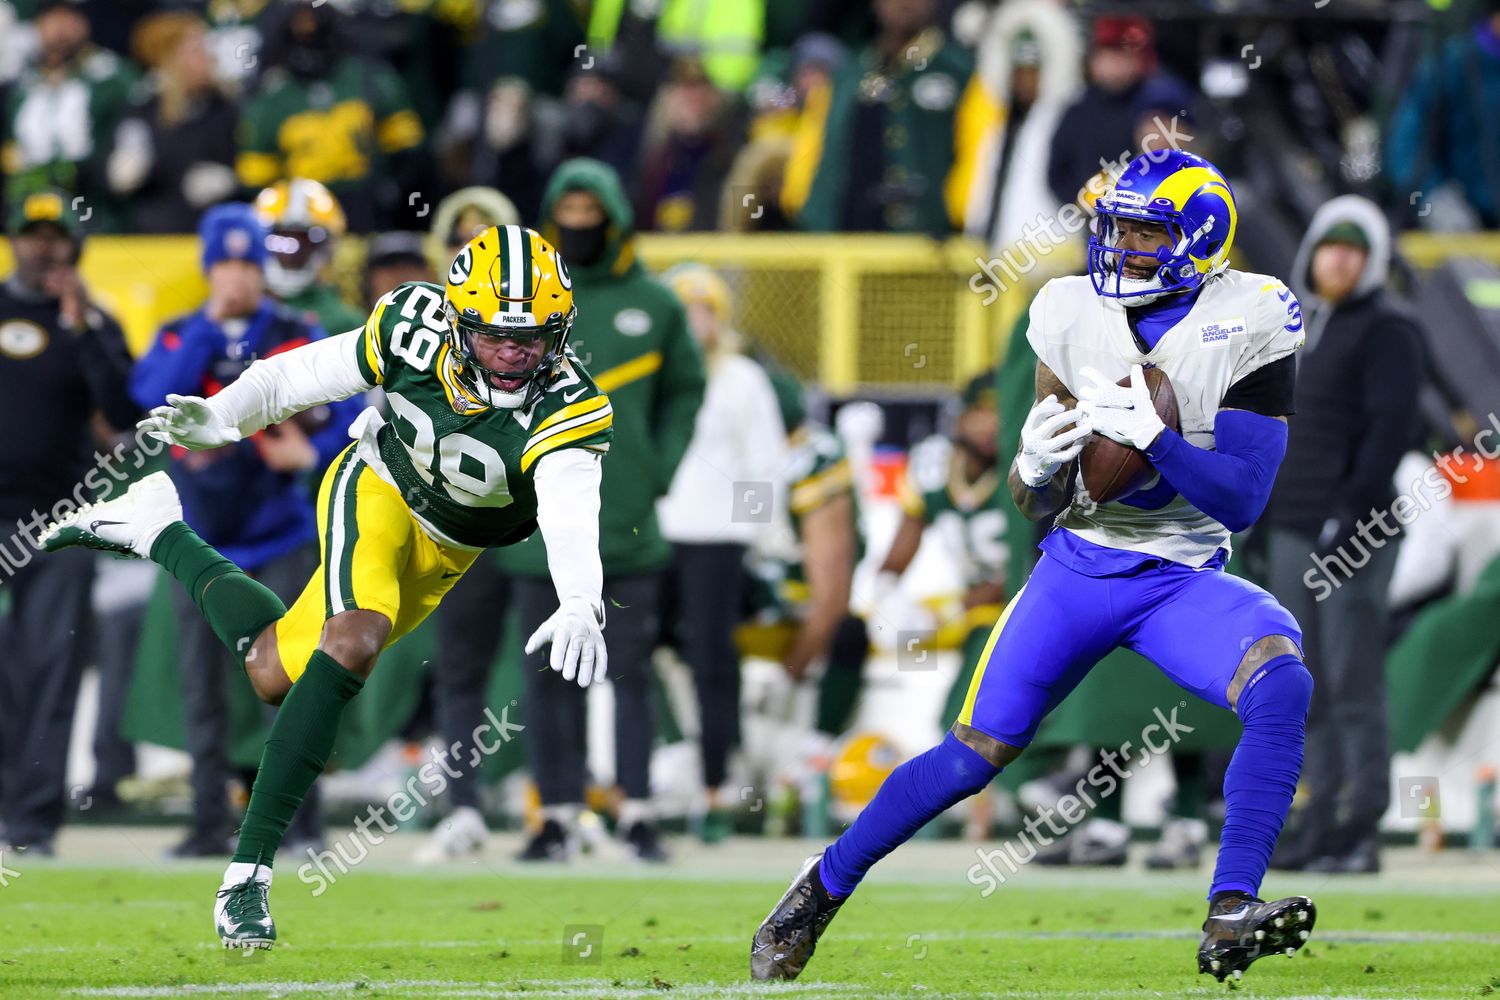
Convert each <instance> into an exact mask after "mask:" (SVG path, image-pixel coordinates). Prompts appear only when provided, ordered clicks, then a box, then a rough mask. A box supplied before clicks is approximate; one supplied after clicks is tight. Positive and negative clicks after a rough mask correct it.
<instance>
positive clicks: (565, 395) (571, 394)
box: [563, 385, 589, 403]
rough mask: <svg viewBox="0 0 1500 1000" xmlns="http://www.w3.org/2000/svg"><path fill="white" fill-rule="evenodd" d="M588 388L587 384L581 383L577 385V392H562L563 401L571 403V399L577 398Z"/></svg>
mask: <svg viewBox="0 0 1500 1000" xmlns="http://www.w3.org/2000/svg"><path fill="white" fill-rule="evenodd" d="M588 389H589V387H588V386H586V385H581V386H579V387H578V391H577V392H565V393H563V402H565V403H571V402H573V400H575V399H577V398H578V397H579V396H582V395H583V394H584V393H585V392H588Z"/></svg>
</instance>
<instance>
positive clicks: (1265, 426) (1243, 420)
mask: <svg viewBox="0 0 1500 1000" xmlns="http://www.w3.org/2000/svg"><path fill="white" fill-rule="evenodd" d="M1286 441H1287V425H1286V424H1284V423H1283V422H1281V421H1280V420H1277V419H1276V418H1274V417H1267V416H1262V415H1261V414H1259V413H1251V412H1250V411H1248V410H1220V411H1219V414H1218V416H1216V417H1215V418H1214V445H1215V449H1216V450H1214V451H1209V450H1207V449H1205V448H1195V447H1194V446H1193V445H1190V444H1188V443H1187V441H1185V440H1183V438H1182V436H1181V435H1180V434H1178V433H1177V432H1176V431H1174V430H1172V428H1170V427H1168V428H1167V429H1166V430H1164V431H1162V432H1161V434H1160V436H1158V437H1157V439H1156V440H1155V441H1153V442H1152V444H1151V447H1149V448H1147V449H1146V457H1147V458H1149V459H1150V460H1151V464H1152V465H1154V466H1156V470H1157V471H1158V472H1160V473H1161V474H1162V478H1164V479H1166V481H1167V482H1169V483H1171V484H1172V486H1173V488H1175V489H1176V490H1177V492H1178V493H1181V494H1182V495H1183V496H1184V497H1186V498H1187V499H1188V501H1189V502H1191V503H1192V504H1193V506H1195V507H1197V508H1198V509H1199V510H1201V511H1203V513H1205V514H1207V515H1208V516H1209V517H1211V518H1213V519H1214V520H1215V521H1218V522H1219V523H1220V524H1222V525H1223V526H1224V527H1226V528H1228V529H1229V530H1230V531H1244V530H1245V529H1246V528H1248V527H1250V525H1251V524H1253V523H1255V519H1256V518H1257V517H1259V516H1260V513H1261V511H1263V510H1265V508H1266V501H1267V500H1268V499H1270V496H1271V486H1272V484H1273V483H1275V482H1276V470H1277V469H1278V468H1280V466H1281V460H1282V458H1283V457H1284V456H1285V455H1286Z"/></svg>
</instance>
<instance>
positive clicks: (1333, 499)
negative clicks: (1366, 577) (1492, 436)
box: [1263, 195, 1423, 538]
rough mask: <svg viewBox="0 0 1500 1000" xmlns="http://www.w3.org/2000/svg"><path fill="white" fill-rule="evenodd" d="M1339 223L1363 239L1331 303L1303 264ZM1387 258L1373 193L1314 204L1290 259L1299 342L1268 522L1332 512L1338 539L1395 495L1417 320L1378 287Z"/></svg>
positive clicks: (1411, 431)
mask: <svg viewBox="0 0 1500 1000" xmlns="http://www.w3.org/2000/svg"><path fill="white" fill-rule="evenodd" d="M1345 223H1352V224H1353V225H1355V226H1357V227H1358V228H1359V230H1360V231H1361V232H1362V233H1364V235H1365V238H1366V240H1367V241H1368V242H1369V245H1370V248H1369V252H1368V254H1367V256H1366V261H1365V269H1364V272H1363V273H1362V274H1361V275H1360V278H1359V281H1358V283H1357V284H1356V285H1355V286H1354V290H1353V291H1352V292H1350V294H1349V296H1348V297H1347V298H1346V299H1344V300H1343V301H1342V302H1339V303H1338V304H1336V305H1334V304H1330V303H1328V302H1326V301H1324V300H1323V299H1321V298H1320V297H1319V296H1318V295H1317V293H1316V292H1315V291H1314V290H1313V287H1312V275H1311V273H1310V269H1311V266H1312V258H1313V251H1314V250H1315V249H1316V248H1317V246H1318V244H1319V243H1320V242H1321V241H1322V239H1323V237H1324V235H1325V234H1326V233H1327V232H1328V231H1329V230H1330V229H1332V228H1333V227H1334V226H1336V225H1340V224H1345ZM1390 262H1391V233H1390V229H1389V227H1388V226H1387V224H1386V221H1385V218H1384V216H1383V215H1382V214H1381V212H1380V209H1379V208H1378V207H1376V205H1375V204H1374V203H1373V202H1371V201H1369V200H1368V199H1365V198H1361V197H1359V196H1357V195H1344V196H1343V197H1339V198H1335V199H1333V200H1332V201H1330V202H1328V203H1327V204H1325V205H1324V206H1323V207H1322V208H1320V209H1318V211H1317V212H1316V213H1314V215H1313V219H1312V223H1311V224H1310V225H1309V226H1308V229H1307V235H1306V236H1304V237H1303V239H1302V245H1301V246H1300V247H1299V248H1298V250H1297V257H1296V260H1295V262H1294V263H1293V265H1292V273H1291V281H1290V284H1291V286H1292V290H1293V291H1294V292H1295V293H1296V295H1297V298H1298V300H1299V301H1300V302H1301V303H1302V310H1303V315H1304V316H1305V317H1306V322H1307V345H1306V347H1304V348H1303V350H1302V353H1301V354H1300V355H1299V358H1298V365H1297V389H1296V397H1295V400H1296V416H1295V417H1293V418H1292V422H1291V436H1290V440H1289V441H1288V444H1287V453H1286V458H1285V460H1284V461H1283V462H1282V465H1281V470H1280V472H1279V473H1278V475H1277V477H1276V485H1275V487H1274V488H1273V489H1272V492H1271V500H1270V504H1269V506H1268V508H1267V511H1266V515H1265V517H1264V519H1263V520H1264V523H1266V524H1267V525H1269V526H1272V527H1278V528H1284V529H1287V530H1290V531H1295V532H1297V533H1299V534H1303V535H1306V536H1308V537H1310V538H1317V536H1318V535H1319V534H1320V532H1321V531H1322V528H1323V526H1324V525H1325V524H1326V523H1327V522H1328V521H1330V520H1337V521H1338V522H1339V524H1340V525H1341V526H1342V528H1341V531H1340V532H1339V535H1338V537H1340V538H1345V537H1347V531H1348V530H1349V529H1350V528H1351V527H1352V525H1353V524H1354V522H1356V521H1358V520H1360V519H1363V518H1367V517H1369V516H1370V514H1371V512H1372V511H1375V512H1381V511H1385V510H1387V509H1388V508H1389V506H1390V504H1391V501H1392V499H1393V498H1394V496H1395V490H1394V488H1393V487H1392V483H1391V479H1392V476H1393V475H1394V474H1395V471H1396V464H1397V462H1399V461H1400V459H1401V455H1402V453H1403V452H1405V451H1406V450H1407V449H1408V448H1409V447H1410V446H1411V445H1412V444H1413V443H1414V440H1413V439H1414V435H1415V432H1416V428H1417V393H1418V391H1419V389H1420V387H1421V384H1422V354H1423V351H1422V334H1421V330H1420V328H1419V326H1418V325H1417V323H1416V320H1415V319H1414V318H1413V317H1412V315H1411V314H1410V313H1409V312H1408V311H1407V310H1406V309H1404V308H1403V307H1402V306H1400V305H1399V304H1398V303H1396V302H1395V301H1394V300H1393V299H1392V298H1391V297H1390V296H1389V295H1388V294H1387V293H1386V291H1385V283H1386V279H1387V276H1388V275H1389V273H1390ZM1389 520H1390V519H1387V521H1389ZM1394 527H1395V525H1394V523H1392V529H1393V530H1394Z"/></svg>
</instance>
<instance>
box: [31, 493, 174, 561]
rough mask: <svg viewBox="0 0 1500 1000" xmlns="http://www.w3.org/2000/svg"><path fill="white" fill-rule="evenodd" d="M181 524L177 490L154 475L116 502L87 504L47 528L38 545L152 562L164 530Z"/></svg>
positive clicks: (106, 501) (55, 549)
mask: <svg viewBox="0 0 1500 1000" xmlns="http://www.w3.org/2000/svg"><path fill="white" fill-rule="evenodd" d="M181 520H182V501H181V500H179V499H178V497H177V487H176V486H174V485H173V484H172V479H171V477H170V476H168V475H167V474H166V473H165V472H153V473H151V475H149V476H146V477H145V478H144V479H141V480H139V481H137V482H136V483H134V484H133V485H132V486H131V487H130V489H128V490H126V491H125V493H124V494H123V495H121V496H118V497H115V498H114V499H113V500H105V501H103V502H102V503H94V504H86V505H85V506H83V507H80V508H78V509H77V510H75V511H74V512H73V513H71V514H69V515H68V516H67V517H64V518H63V519H62V520H60V521H55V522H53V523H52V524H49V525H47V527H46V528H45V529H44V530H43V531H42V533H41V535H39V536H38V537H37V542H38V543H40V545H41V547H42V548H43V549H45V550H46V551H48V552H56V551H57V550H58V549H65V548H68V547H70V546H74V545H78V546H82V547H83V548H86V549H99V550H101V551H104V552H118V553H120V554H122V555H135V556H141V557H142V558H150V556H151V546H152V545H153V544H154V543H155V542H156V538H157V536H158V535H160V534H161V532H162V529H163V528H165V527H166V526H167V525H169V524H172V523H173V522H176V521H181Z"/></svg>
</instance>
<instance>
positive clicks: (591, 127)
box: [558, 53, 642, 177]
mask: <svg viewBox="0 0 1500 1000" xmlns="http://www.w3.org/2000/svg"><path fill="white" fill-rule="evenodd" d="M620 62H621V59H620V58H619V57H617V56H614V55H594V54H592V53H590V55H589V60H588V61H587V62H585V63H580V64H579V66H578V69H577V70H576V71H574V73H573V75H572V76H571V77H570V78H569V79H568V85H567V89H566V90H565V91H564V92H563V119H562V136H561V140H562V141H561V147H560V149H559V150H558V155H559V157H561V158H571V157H579V156H582V157H588V158H590V159H595V160H601V161H603V162H604V163H606V164H608V165H609V166H610V168H611V169H613V170H614V171H615V173H617V174H619V175H620V176H622V177H628V176H630V175H631V173H632V172H633V171H634V170H635V161H636V150H637V149H638V148H639V147H640V143H641V128H642V121H641V119H642V115H641V105H640V104H638V103H637V102H636V101H635V100H634V99H633V98H631V97H629V96H627V95H626V94H625V92H624V91H623V90H622V89H621V87H620V74H621V68H620Z"/></svg>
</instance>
